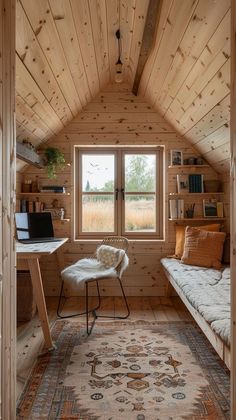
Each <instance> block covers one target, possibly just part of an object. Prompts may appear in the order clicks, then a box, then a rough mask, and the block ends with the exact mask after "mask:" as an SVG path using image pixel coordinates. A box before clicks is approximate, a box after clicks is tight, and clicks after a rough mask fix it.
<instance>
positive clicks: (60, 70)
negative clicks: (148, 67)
mask: <svg viewBox="0 0 236 420" xmlns="http://www.w3.org/2000/svg"><path fill="white" fill-rule="evenodd" d="M148 5H149V0H128V1H126V0H37V1H32V0H18V1H17V21H16V27H17V34H16V120H17V137H18V139H23V138H27V139H28V140H30V141H31V142H32V143H33V144H39V143H41V142H42V141H45V140H47V139H48V138H50V137H52V136H53V135H54V134H55V133H57V132H59V131H60V130H61V129H62V128H63V127H64V126H65V125H66V124H67V123H68V122H69V121H70V120H71V119H72V118H73V117H75V116H76V115H77V114H78V112H80V111H81V110H82V107H84V106H85V105H86V104H87V103H88V102H90V101H91V99H92V98H94V97H95V96H96V95H97V94H98V93H99V91H100V90H101V89H102V88H103V87H104V86H105V85H107V84H108V83H110V82H112V81H114V75H115V63H116V61H117V59H118V41H117V39H116V36H115V33H116V31H117V29H118V28H120V33H121V50H122V51H121V54H122V62H123V65H124V66H123V69H124V80H126V81H129V83H130V84H131V85H132V83H133V80H134V77H135V73H136V67H137V63H138V58H139V52H140V48H141V44H142V37H143V30H144V26H145V21H146V14H147V10H148Z"/></svg>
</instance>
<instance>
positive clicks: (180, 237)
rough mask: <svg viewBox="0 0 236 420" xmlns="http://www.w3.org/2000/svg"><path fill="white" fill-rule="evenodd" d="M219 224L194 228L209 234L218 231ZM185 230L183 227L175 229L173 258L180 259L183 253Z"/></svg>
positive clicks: (178, 226) (179, 226)
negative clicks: (206, 231)
mask: <svg viewBox="0 0 236 420" xmlns="http://www.w3.org/2000/svg"><path fill="white" fill-rule="evenodd" d="M220 227H221V225H220V223H214V224H211V225H203V226H196V228H197V229H201V230H208V231H211V232H219V231H220ZM185 229H186V226H184V225H177V226H176V228H175V233H176V242H175V255H174V257H175V258H179V259H180V258H181V257H182V255H183V252H184V241H185Z"/></svg>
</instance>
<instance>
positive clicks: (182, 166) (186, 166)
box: [168, 165, 210, 169]
mask: <svg viewBox="0 0 236 420" xmlns="http://www.w3.org/2000/svg"><path fill="white" fill-rule="evenodd" d="M209 166H210V165H169V166H168V169H173V168H174V169H185V168H188V169H192V168H194V169H195V168H199V169H201V168H209Z"/></svg>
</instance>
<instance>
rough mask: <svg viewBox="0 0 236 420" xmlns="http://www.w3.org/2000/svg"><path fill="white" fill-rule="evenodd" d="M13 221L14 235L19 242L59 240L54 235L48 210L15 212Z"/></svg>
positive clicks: (30, 242) (32, 242) (31, 242)
mask: <svg viewBox="0 0 236 420" xmlns="http://www.w3.org/2000/svg"><path fill="white" fill-rule="evenodd" d="M15 222H16V236H17V239H18V241H19V242H21V243H24V244H35V243H41V242H55V241H60V240H61V239H59V238H55V237H54V232H53V225H52V216H51V213H50V212H45V213H15Z"/></svg>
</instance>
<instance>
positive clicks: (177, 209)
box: [169, 200, 184, 219]
mask: <svg viewBox="0 0 236 420" xmlns="http://www.w3.org/2000/svg"><path fill="white" fill-rule="evenodd" d="M169 203H170V219H183V218H184V200H170V201H169Z"/></svg>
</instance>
